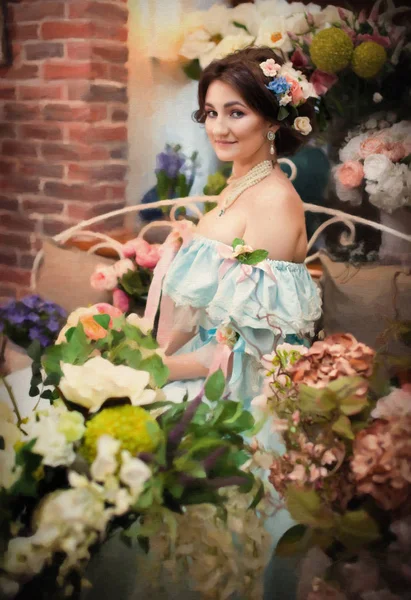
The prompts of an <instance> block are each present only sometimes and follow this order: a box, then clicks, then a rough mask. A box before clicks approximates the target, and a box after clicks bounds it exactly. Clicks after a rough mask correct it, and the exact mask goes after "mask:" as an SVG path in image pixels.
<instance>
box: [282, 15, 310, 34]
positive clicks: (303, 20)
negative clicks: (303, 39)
mask: <svg viewBox="0 0 411 600" xmlns="http://www.w3.org/2000/svg"><path fill="white" fill-rule="evenodd" d="M285 27H286V31H290V32H291V33H295V34H296V35H303V34H304V33H308V32H309V30H310V25H309V24H308V19H307V16H306V14H305V13H296V14H294V15H291V16H289V17H287V18H286V21H285Z"/></svg>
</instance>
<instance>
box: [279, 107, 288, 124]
mask: <svg viewBox="0 0 411 600" xmlns="http://www.w3.org/2000/svg"><path fill="white" fill-rule="evenodd" d="M287 117H288V110H287V109H286V108H285V106H280V110H279V111H278V115H277V121H284V119H286V118H287Z"/></svg>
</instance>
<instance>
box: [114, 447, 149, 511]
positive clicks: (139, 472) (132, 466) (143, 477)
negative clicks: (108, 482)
mask: <svg viewBox="0 0 411 600" xmlns="http://www.w3.org/2000/svg"><path fill="white" fill-rule="evenodd" d="M121 461H122V465H121V468H120V480H121V481H122V482H123V483H124V484H125V485H127V486H128V487H129V488H130V490H131V493H132V495H133V497H134V500H137V498H138V497H139V496H140V494H141V492H142V491H143V488H144V484H145V483H146V481H148V480H149V479H150V477H151V470H150V469H149V467H148V466H147V465H146V463H145V462H143V461H142V460H140V459H139V458H134V457H132V456H131V454H130V452H128V451H127V450H123V451H122V453H121Z"/></svg>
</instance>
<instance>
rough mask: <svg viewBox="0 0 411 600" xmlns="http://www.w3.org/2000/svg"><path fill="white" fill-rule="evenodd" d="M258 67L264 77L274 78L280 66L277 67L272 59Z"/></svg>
mask: <svg viewBox="0 0 411 600" xmlns="http://www.w3.org/2000/svg"><path fill="white" fill-rule="evenodd" d="M260 67H261V70H262V72H263V73H264V75H265V76H266V77H275V76H276V75H277V73H278V71H279V70H280V69H281V65H278V64H277V63H276V62H275V60H274V59H273V58H269V59H268V60H266V61H264V62H262V63H260Z"/></svg>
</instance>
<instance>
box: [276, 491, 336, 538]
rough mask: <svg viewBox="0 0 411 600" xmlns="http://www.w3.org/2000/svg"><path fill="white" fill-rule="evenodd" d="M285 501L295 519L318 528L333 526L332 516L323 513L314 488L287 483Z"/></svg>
mask: <svg viewBox="0 0 411 600" xmlns="http://www.w3.org/2000/svg"><path fill="white" fill-rule="evenodd" d="M286 501H287V508H288V510H289V512H290V514H291V516H292V517H293V519H294V520H295V521H297V522H300V523H302V524H303V525H308V526H309V527H318V528H319V529H328V528H330V527H332V526H333V522H334V521H333V519H332V517H331V516H330V515H326V514H325V513H324V511H323V509H322V506H321V499H320V496H319V495H318V494H317V492H315V491H314V490H309V489H304V488H300V487H297V486H295V485H289V486H288V488H287V492H286Z"/></svg>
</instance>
